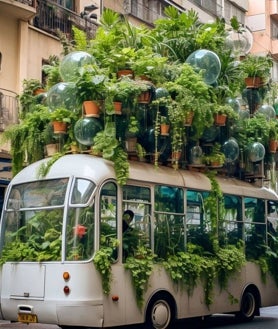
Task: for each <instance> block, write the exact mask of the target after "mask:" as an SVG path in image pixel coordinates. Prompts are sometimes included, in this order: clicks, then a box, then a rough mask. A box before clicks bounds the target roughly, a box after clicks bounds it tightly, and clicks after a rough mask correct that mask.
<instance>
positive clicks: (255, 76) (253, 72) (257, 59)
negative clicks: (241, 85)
mask: <svg viewBox="0 0 278 329" xmlns="http://www.w3.org/2000/svg"><path fill="white" fill-rule="evenodd" d="M272 66H273V60H272V58H271V57H270V55H266V56H257V55H253V54H248V55H247V56H246V57H245V58H244V59H243V60H242V61H241V62H240V67H241V68H242V70H243V72H244V74H245V84H246V86H247V88H258V87H260V86H261V85H263V84H265V83H267V82H268V80H269V78H270V75H271V68H272Z"/></svg>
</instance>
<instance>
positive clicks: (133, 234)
mask: <svg viewBox="0 0 278 329" xmlns="http://www.w3.org/2000/svg"><path fill="white" fill-rule="evenodd" d="M133 218H134V212H133V211H131V210H129V209H127V210H125V212H124V214H123V259H126V258H127V257H128V256H130V255H134V253H135V250H136V249H137V246H138V239H139V236H138V233H139V232H138V230H136V229H134V228H132V227H131V226H130V223H131V222H132V220H133Z"/></svg>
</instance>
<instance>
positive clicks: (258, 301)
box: [239, 283, 262, 315]
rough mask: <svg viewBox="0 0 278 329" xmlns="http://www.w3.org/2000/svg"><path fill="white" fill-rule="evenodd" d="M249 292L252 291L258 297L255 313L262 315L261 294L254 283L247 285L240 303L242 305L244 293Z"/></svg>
mask: <svg viewBox="0 0 278 329" xmlns="http://www.w3.org/2000/svg"><path fill="white" fill-rule="evenodd" d="M247 292H252V293H253V295H254V297H255V298H256V310H255V315H260V307H261V305H262V301H261V294H260V290H259V288H258V287H257V286H256V285H255V284H253V283H251V284H248V285H246V286H245V287H244V289H243V290H242V292H241V296H240V303H239V305H240V306H241V303H242V298H243V295H244V294H245V293H247Z"/></svg>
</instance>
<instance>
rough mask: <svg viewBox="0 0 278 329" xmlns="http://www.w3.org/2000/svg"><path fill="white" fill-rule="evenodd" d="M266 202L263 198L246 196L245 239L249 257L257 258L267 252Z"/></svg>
mask: <svg viewBox="0 0 278 329" xmlns="http://www.w3.org/2000/svg"><path fill="white" fill-rule="evenodd" d="M265 204H266V202H265V200H263V199H257V198H251V197H245V198H244V214H245V218H244V239H245V252H246V257H247V259H257V258H258V257H260V256H261V255H263V254H264V253H265V247H264V246H265V245H266V221H265V219H266V216H265V214H266V208H265Z"/></svg>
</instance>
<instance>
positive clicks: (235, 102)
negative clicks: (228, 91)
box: [226, 98, 240, 113]
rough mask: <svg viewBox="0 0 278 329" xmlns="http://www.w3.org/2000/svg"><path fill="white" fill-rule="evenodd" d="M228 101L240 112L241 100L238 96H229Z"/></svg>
mask: <svg viewBox="0 0 278 329" xmlns="http://www.w3.org/2000/svg"><path fill="white" fill-rule="evenodd" d="M226 103H227V104H228V105H230V106H231V107H232V108H233V110H234V111H235V112H236V113H238V112H239V110H240V101H239V100H238V99H236V98H227V99H226Z"/></svg>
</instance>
